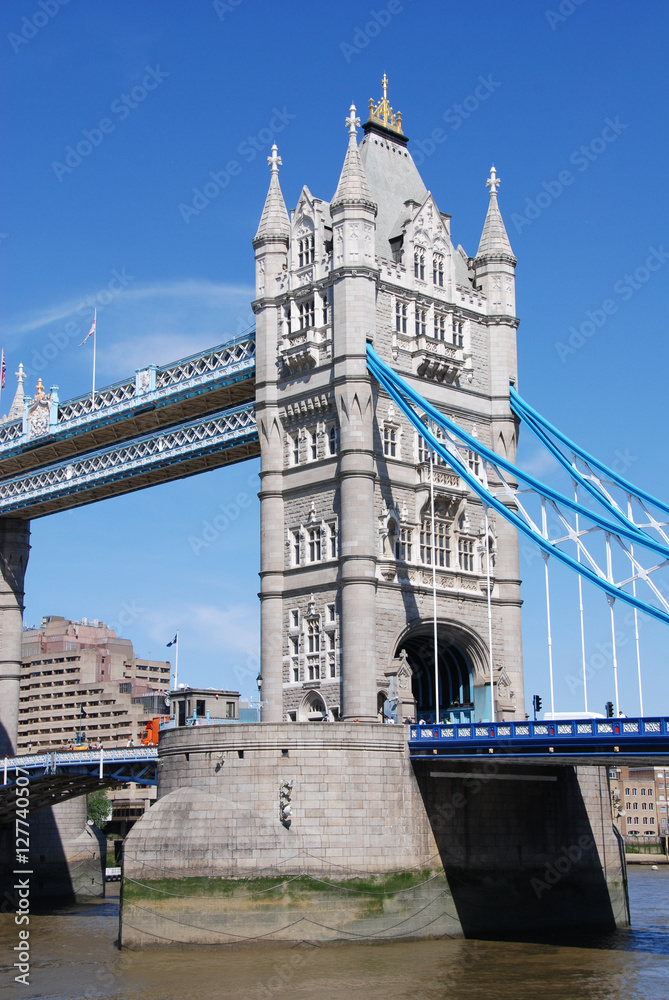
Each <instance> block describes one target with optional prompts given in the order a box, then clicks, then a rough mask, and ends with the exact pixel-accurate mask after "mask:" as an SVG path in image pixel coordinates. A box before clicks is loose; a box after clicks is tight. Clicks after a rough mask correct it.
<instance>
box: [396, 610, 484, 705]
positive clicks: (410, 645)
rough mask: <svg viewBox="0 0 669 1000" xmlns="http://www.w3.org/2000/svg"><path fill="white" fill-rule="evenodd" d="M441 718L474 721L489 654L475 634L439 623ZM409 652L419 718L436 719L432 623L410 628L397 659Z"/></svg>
mask: <svg viewBox="0 0 669 1000" xmlns="http://www.w3.org/2000/svg"><path fill="white" fill-rule="evenodd" d="M437 636H438V638H437V646H438V666H439V714H440V717H441V718H442V719H445V718H448V717H449V715H450V716H451V717H452V718H456V719H460V718H462V719H466V718H468V717H471V718H473V717H474V701H475V694H474V688H475V687H477V686H481V685H482V684H484V683H485V682H486V680H487V671H488V669H489V667H488V653H487V647H486V645H485V643H484V642H483V641H482V639H481V638H480V636H478V635H477V634H476V633H475V632H474V631H473V630H471V629H469V628H467V627H466V626H463V625H462V624H460V623H458V622H453V621H438V623H437ZM402 651H404V652H406V655H407V659H408V662H409V665H410V667H411V670H412V674H413V680H412V689H413V694H414V697H415V699H416V718H417V719H420V718H425V721H431V720H433V719H434V707H435V697H434V631H433V622H432V621H422V622H420V623H415V624H413V625H411V626H409V627H407V628H406V629H405V630H404V632H403V633H402V634H401V635H400V636H399V638H398V640H397V642H396V644H395V647H394V656H395V657H396V658H398V657H399V656H400V655H401V653H402Z"/></svg>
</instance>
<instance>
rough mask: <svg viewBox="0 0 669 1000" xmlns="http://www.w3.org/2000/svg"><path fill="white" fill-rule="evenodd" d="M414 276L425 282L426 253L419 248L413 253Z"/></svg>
mask: <svg viewBox="0 0 669 1000" xmlns="http://www.w3.org/2000/svg"><path fill="white" fill-rule="evenodd" d="M413 276H414V278H418V279H419V281H425V251H424V250H423V248H422V247H417V248H416V249H415V250H414V252H413Z"/></svg>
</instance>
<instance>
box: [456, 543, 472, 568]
mask: <svg viewBox="0 0 669 1000" xmlns="http://www.w3.org/2000/svg"><path fill="white" fill-rule="evenodd" d="M458 557H459V559H460V569H461V570H463V572H465V573H473V571H474V539H473V538H461V539H459V541H458Z"/></svg>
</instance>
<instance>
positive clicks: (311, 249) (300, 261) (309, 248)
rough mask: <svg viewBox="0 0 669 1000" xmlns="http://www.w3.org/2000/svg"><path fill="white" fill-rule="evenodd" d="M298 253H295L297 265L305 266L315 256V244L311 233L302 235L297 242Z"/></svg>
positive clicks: (311, 262)
mask: <svg viewBox="0 0 669 1000" xmlns="http://www.w3.org/2000/svg"><path fill="white" fill-rule="evenodd" d="M297 249H298V255H297V266H298V267H306V265H307V264H313V262H314V257H315V246H314V237H313V234H311V235H309V236H304V237H303V238H302V239H301V240H300V241H299V242H298V247H297Z"/></svg>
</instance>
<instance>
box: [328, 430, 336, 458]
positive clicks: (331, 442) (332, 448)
mask: <svg viewBox="0 0 669 1000" xmlns="http://www.w3.org/2000/svg"><path fill="white" fill-rule="evenodd" d="M328 449H329V452H330V454H331V455H336V454H337V428H336V427H335V425H334V424H331V425H330V428H329V430H328Z"/></svg>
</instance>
